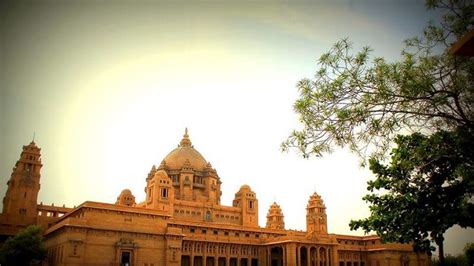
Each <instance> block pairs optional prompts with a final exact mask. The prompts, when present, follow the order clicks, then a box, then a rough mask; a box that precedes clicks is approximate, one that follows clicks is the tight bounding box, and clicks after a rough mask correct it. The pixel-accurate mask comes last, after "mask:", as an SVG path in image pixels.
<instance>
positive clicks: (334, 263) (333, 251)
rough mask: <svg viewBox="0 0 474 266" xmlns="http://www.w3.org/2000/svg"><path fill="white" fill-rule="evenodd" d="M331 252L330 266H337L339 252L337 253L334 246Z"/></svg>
mask: <svg viewBox="0 0 474 266" xmlns="http://www.w3.org/2000/svg"><path fill="white" fill-rule="evenodd" d="M331 252H332V258H331V259H332V265H333V266H339V254H338V253H339V252H337V247H336V246H334V247H333V248H332V249H331Z"/></svg>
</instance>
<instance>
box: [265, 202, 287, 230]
mask: <svg viewBox="0 0 474 266" xmlns="http://www.w3.org/2000/svg"><path fill="white" fill-rule="evenodd" d="M266 228H270V229H282V230H283V229H285V221H284V216H283V212H282V211H281V208H280V205H278V204H276V202H273V204H272V205H271V206H270V209H269V210H268V214H267V225H266Z"/></svg>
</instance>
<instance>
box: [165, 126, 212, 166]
mask: <svg viewBox="0 0 474 266" xmlns="http://www.w3.org/2000/svg"><path fill="white" fill-rule="evenodd" d="M162 164H165V165H166V167H168V169H172V170H179V169H181V168H183V167H184V166H186V167H187V168H192V169H194V170H198V171H202V170H204V169H205V168H206V166H207V164H208V163H207V161H206V159H204V157H203V156H202V155H201V154H200V153H199V152H198V151H197V150H196V149H194V147H193V146H192V145H191V140H190V139H189V135H188V129H186V131H185V133H184V136H183V139H182V140H181V142H180V144H179V145H178V147H177V148H176V149H174V150H172V151H171V152H170V153H169V154H168V155H166V157H165V158H164V159H163V163H162Z"/></svg>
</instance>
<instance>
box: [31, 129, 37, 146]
mask: <svg viewBox="0 0 474 266" xmlns="http://www.w3.org/2000/svg"><path fill="white" fill-rule="evenodd" d="M35 135H36V132H34V131H33V139H32V140H31V143H32V144H35Z"/></svg>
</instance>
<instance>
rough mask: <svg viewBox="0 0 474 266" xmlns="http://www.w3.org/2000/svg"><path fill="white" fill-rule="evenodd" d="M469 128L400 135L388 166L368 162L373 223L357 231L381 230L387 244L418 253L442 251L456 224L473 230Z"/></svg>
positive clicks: (473, 158)
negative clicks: (407, 245) (410, 246)
mask: <svg viewBox="0 0 474 266" xmlns="http://www.w3.org/2000/svg"><path fill="white" fill-rule="evenodd" d="M473 133H474V132H473V130H472V129H471V128H468V127H459V128H457V129H456V130H454V131H450V132H448V131H439V132H437V133H435V134H432V135H430V136H424V135H422V134H420V133H415V134H412V135H409V136H398V137H397V138H396V139H395V142H396V144H397V148H395V149H393V151H392V153H391V156H392V157H391V162H390V164H389V165H383V164H382V163H380V162H379V161H378V160H377V159H375V158H372V159H370V160H369V165H370V170H371V171H372V172H373V173H374V174H375V176H376V178H375V180H372V181H369V182H368V190H369V191H370V192H371V193H370V194H368V195H366V196H365V197H364V200H365V201H366V202H368V203H369V204H370V211H371V215H370V217H368V218H365V219H361V220H356V221H351V223H350V227H351V229H352V230H355V229H358V228H362V229H363V230H364V231H365V232H367V233H368V232H370V231H372V230H373V231H376V232H377V233H378V234H379V235H380V236H381V238H382V240H383V241H389V242H401V243H413V244H414V248H415V251H427V252H431V251H432V250H434V248H433V247H432V246H431V242H435V243H436V244H437V245H438V247H439V260H440V263H441V265H443V264H444V250H443V240H444V237H443V234H444V232H445V231H446V230H447V229H449V228H450V227H452V226H453V225H455V224H458V225H460V226H461V227H474V202H473V201H472V198H473V197H474V167H473V166H474V150H473V149H472V147H474V134H473Z"/></svg>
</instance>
